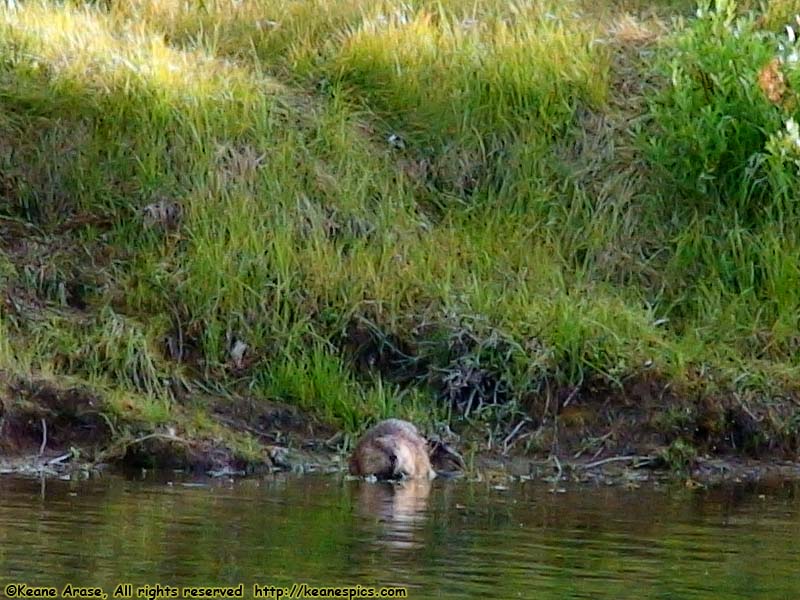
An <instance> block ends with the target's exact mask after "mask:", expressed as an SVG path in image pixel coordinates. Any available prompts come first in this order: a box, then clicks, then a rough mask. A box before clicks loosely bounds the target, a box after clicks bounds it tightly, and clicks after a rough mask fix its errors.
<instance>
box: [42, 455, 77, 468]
mask: <svg viewBox="0 0 800 600" xmlns="http://www.w3.org/2000/svg"><path fill="white" fill-rule="evenodd" d="M71 457H72V452H67V453H66V454H62V455H61V456H57V457H55V458H52V459H50V460H48V461H47V462H46V463H45V464H46V465H48V466H50V465H57V464H60V463H62V462H64V461H65V460H67V459H68V458H71Z"/></svg>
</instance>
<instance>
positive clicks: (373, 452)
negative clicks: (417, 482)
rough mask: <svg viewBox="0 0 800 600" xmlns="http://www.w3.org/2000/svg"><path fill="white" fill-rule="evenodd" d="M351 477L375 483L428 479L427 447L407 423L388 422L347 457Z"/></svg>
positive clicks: (430, 473) (374, 430) (423, 440)
mask: <svg viewBox="0 0 800 600" xmlns="http://www.w3.org/2000/svg"><path fill="white" fill-rule="evenodd" d="M350 473H351V474H353V475H358V476H361V477H368V476H370V475H372V476H375V477H377V478H378V479H417V478H425V479H431V478H433V477H435V476H436V472H435V471H434V470H433V468H432V467H431V460H430V456H429V450H428V443H427V441H426V440H425V438H423V437H422V436H421V435H420V434H419V432H418V431H417V428H416V427H414V426H413V425H412V424H411V423H409V422H408V421H401V420H400V419H388V420H386V421H382V422H380V423H378V424H377V425H375V427H373V428H372V429H370V430H369V431H367V433H366V434H364V437H363V438H361V441H359V443H358V445H357V446H356V448H355V450H354V451H353V455H352V456H351V457H350Z"/></svg>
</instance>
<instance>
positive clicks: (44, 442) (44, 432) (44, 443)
mask: <svg viewBox="0 0 800 600" xmlns="http://www.w3.org/2000/svg"><path fill="white" fill-rule="evenodd" d="M46 446H47V421H45V420H44V417H42V445H41V446H39V456H41V455H42V454H44V449H45V447H46Z"/></svg>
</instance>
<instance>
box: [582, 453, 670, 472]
mask: <svg viewBox="0 0 800 600" xmlns="http://www.w3.org/2000/svg"><path fill="white" fill-rule="evenodd" d="M655 459H656V457H655V456H637V455H633V456H612V457H610V458H604V459H602V460H596V461H594V462H590V463H586V464H585V465H578V468H580V469H594V468H595V467H600V466H602V465H606V464H608V463H614V462H638V461H641V462H643V463H647V464H649V463H651V462H653V461H654V460H655Z"/></svg>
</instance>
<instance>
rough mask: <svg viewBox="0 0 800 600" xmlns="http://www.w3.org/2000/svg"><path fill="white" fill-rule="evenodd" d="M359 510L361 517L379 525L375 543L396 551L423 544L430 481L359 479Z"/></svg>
mask: <svg viewBox="0 0 800 600" xmlns="http://www.w3.org/2000/svg"><path fill="white" fill-rule="evenodd" d="M357 485H358V512H359V515H360V516H361V517H362V518H364V519H377V520H378V521H379V522H380V523H381V524H382V528H381V530H380V531H379V532H378V535H376V536H375V544H376V545H378V546H381V545H383V546H386V547H388V548H390V549H391V548H394V549H398V550H411V549H414V548H419V547H423V546H424V544H423V542H422V540H421V539H420V532H421V531H422V530H424V527H425V518H426V515H427V508H428V496H430V493H431V487H432V483H431V481H430V480H428V479H414V480H412V481H404V482H402V483H396V484H392V483H376V484H370V483H367V482H358V484H357Z"/></svg>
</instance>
